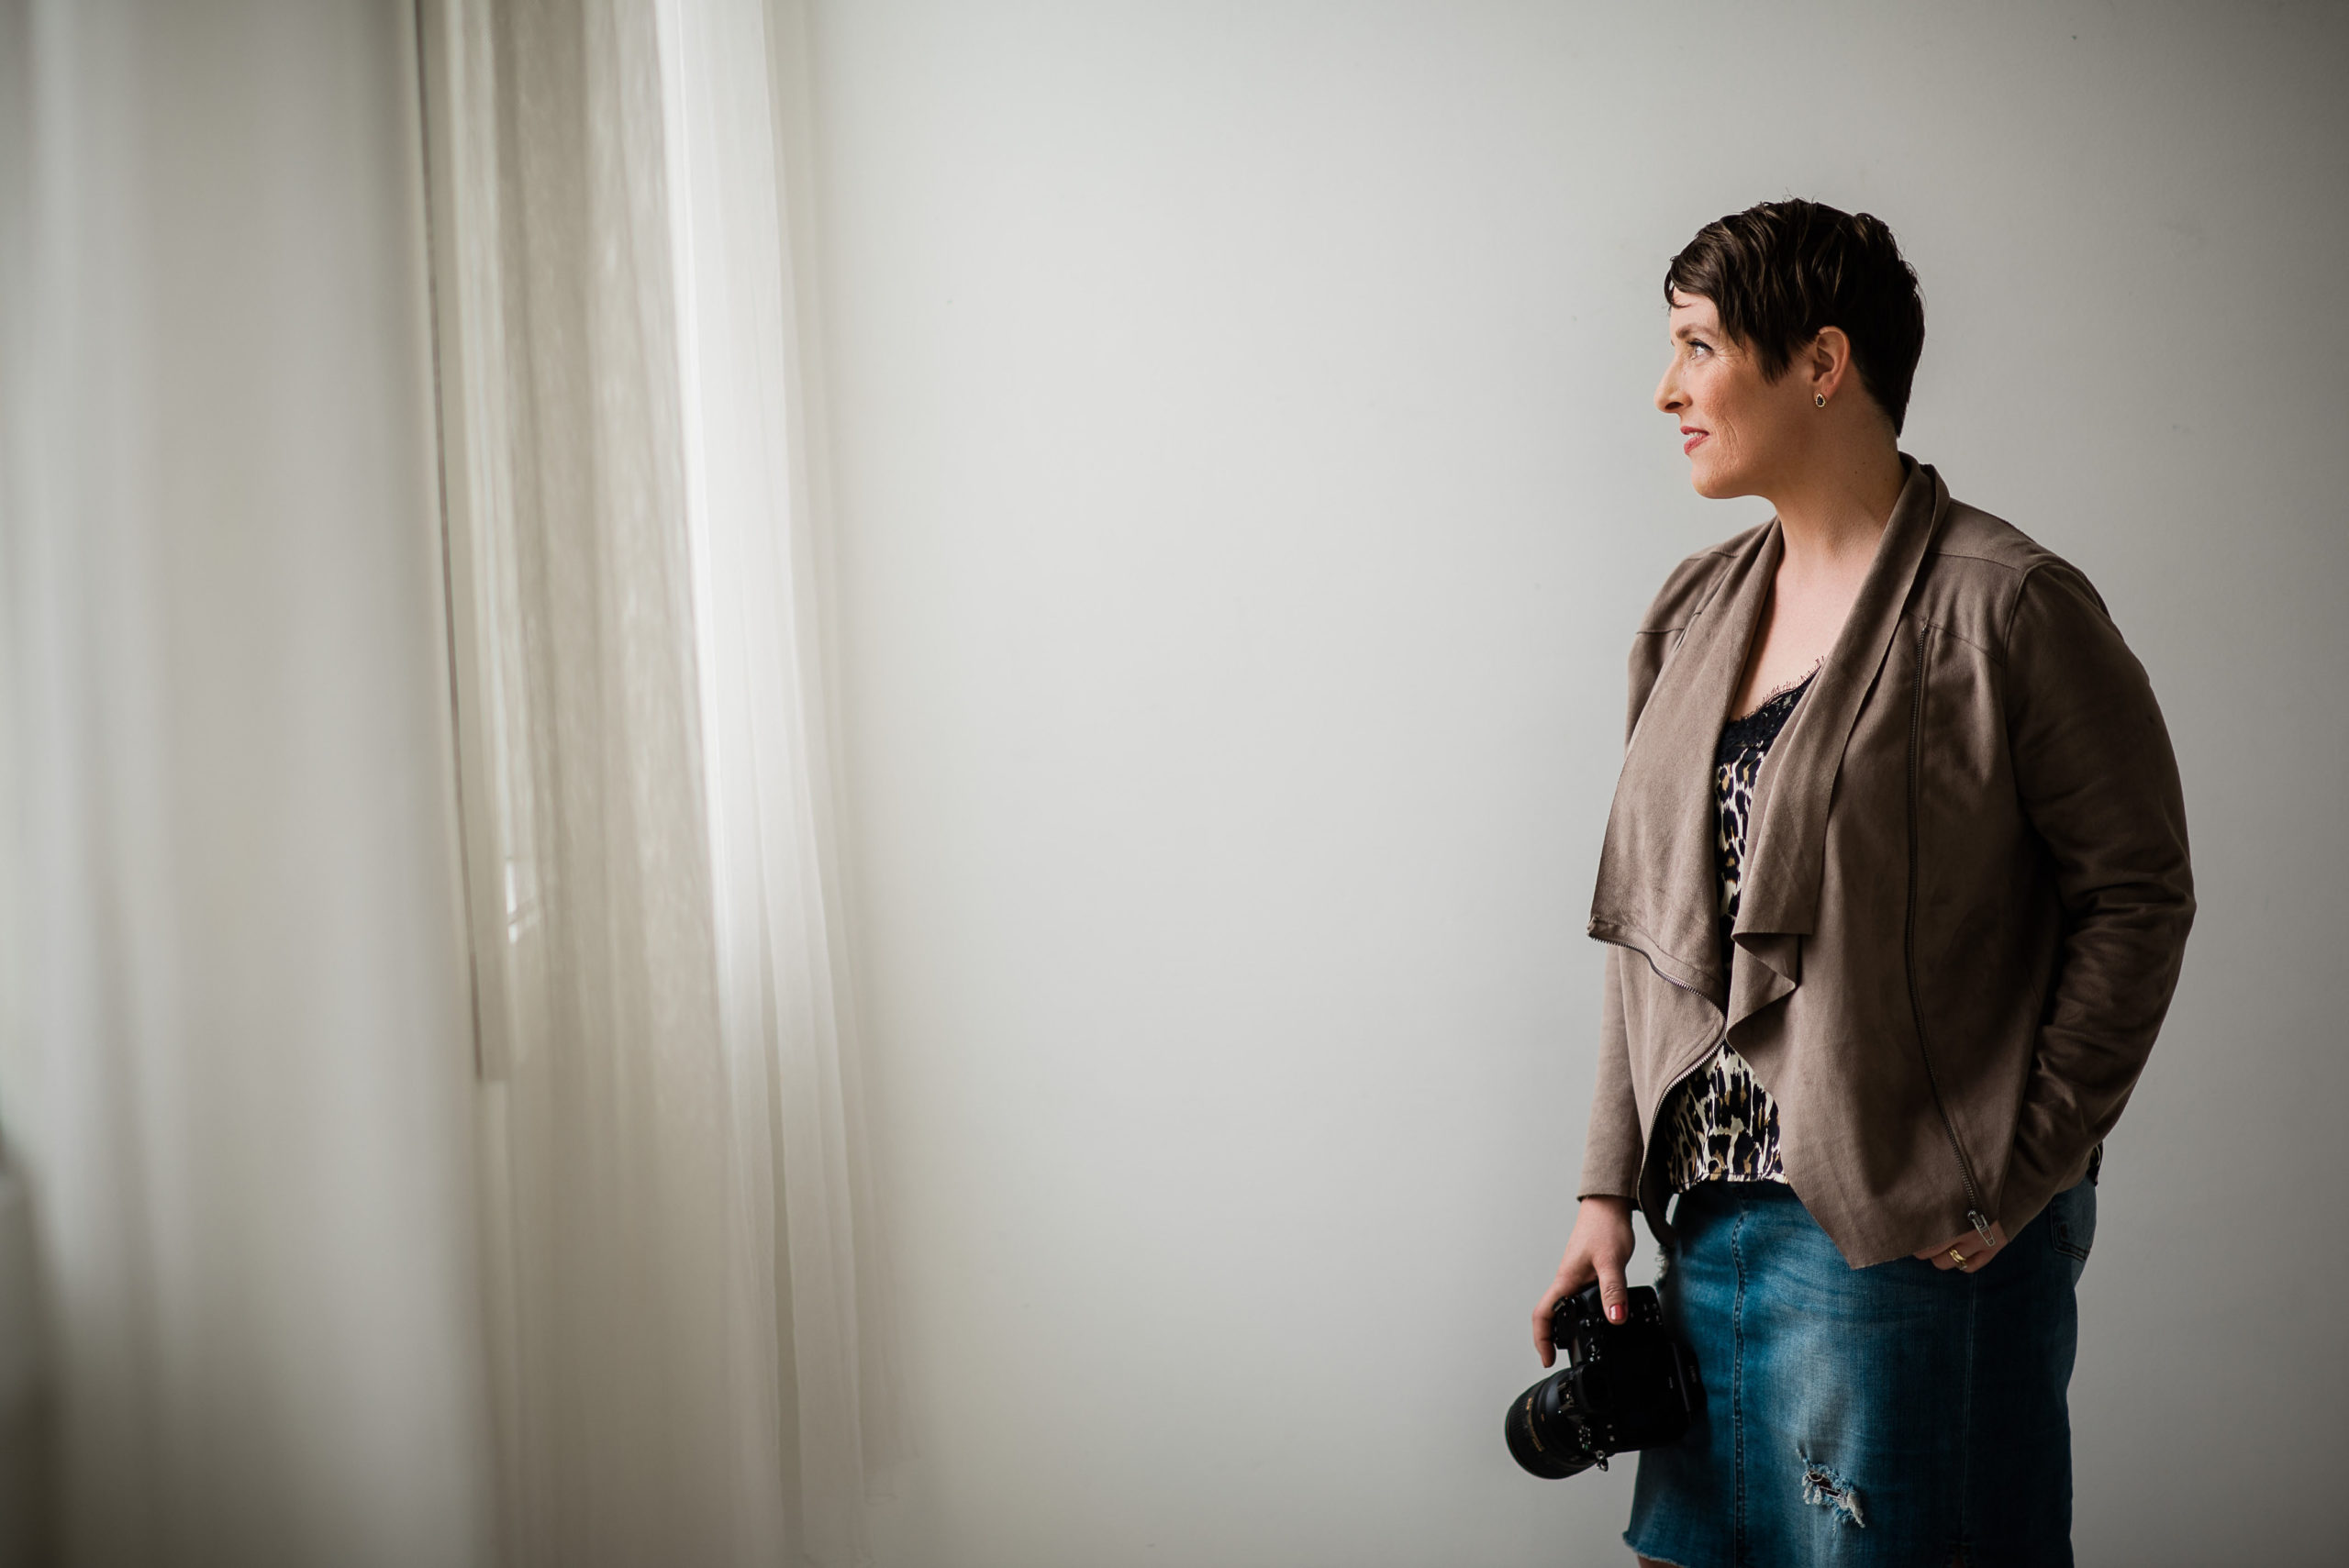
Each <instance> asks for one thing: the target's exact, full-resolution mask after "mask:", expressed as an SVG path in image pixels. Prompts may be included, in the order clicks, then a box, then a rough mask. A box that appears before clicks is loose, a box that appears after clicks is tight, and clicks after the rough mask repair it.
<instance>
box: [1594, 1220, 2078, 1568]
mask: <svg viewBox="0 0 2349 1568" xmlns="http://www.w3.org/2000/svg"><path fill="white" fill-rule="evenodd" d="M1672 1229H1673V1231H1674V1241H1673V1245H1672V1246H1671V1247H1670V1248H1669V1249H1668V1250H1667V1251H1665V1253H1664V1266H1663V1272H1662V1274H1661V1277H1660V1278H1659V1280H1658V1282H1657V1283H1658V1287H1659V1294H1660V1295H1661V1296H1662V1297H1663V1300H1664V1319H1665V1321H1666V1322H1668V1323H1669V1324H1670V1325H1671V1326H1672V1328H1673V1329H1674V1330H1675V1332H1677V1333H1678V1334H1679V1335H1680V1336H1681V1337H1682V1339H1683V1340H1685V1341H1686V1342H1687V1344H1688V1345H1689V1346H1690V1347H1691V1348H1692V1349H1694V1350H1695V1351H1696V1353H1697V1362H1698V1368H1699V1370H1700V1371H1701V1373H1703V1376H1704V1383H1705V1408H1704V1412H1703V1414H1702V1415H1701V1416H1700V1417H1699V1418H1698V1419H1697V1421H1696V1422H1695V1423H1694V1424H1693V1425H1692V1426H1691V1427H1690V1428H1689V1429H1688V1431H1687V1434H1686V1435H1685V1436H1684V1437H1683V1438H1682V1439H1681V1440H1679V1441H1678V1442H1676V1443H1675V1444H1673V1445H1671V1446H1670V1447H1667V1448H1653V1449H1648V1450H1645V1451H1642V1453H1641V1455H1640V1469H1639V1480H1638V1483H1637V1485H1636V1486H1635V1487H1634V1489H1633V1492H1632V1497H1631V1529H1629V1530H1627V1531H1625V1532H1624V1535H1623V1540H1624V1542H1625V1544H1627V1545H1629V1546H1630V1547H1631V1549H1632V1550H1633V1551H1637V1552H1639V1553H1640V1554H1642V1556H1645V1557H1652V1558H1654V1559H1656V1560H1657V1561H1658V1562H1670V1563H1676V1564H1678V1565H1679V1568H1747V1565H1749V1564H1751V1565H1754V1568H1786V1565H1788V1564H1797V1563H1803V1564H1808V1563H1852V1564H1863V1563H1865V1564H1887V1565H1890V1564H1898V1565H1899V1568H1944V1565H1946V1564H1948V1563H1950V1562H1965V1563H1968V1564H1998V1565H2000V1568H2007V1565H2013V1568H2037V1565H2040V1564H2063V1565H2065V1568H2068V1565H2069V1564H2070V1562H2071V1561H2072V1544H2071V1537H2072V1426H2071V1415H2070V1410H2069V1407H2068V1404H2067V1400H2066V1394H2065V1391H2066V1389H2067V1387H2068V1386H2069V1385H2070V1383H2071V1380H2072V1356H2073V1351H2074V1349H2075V1347H2076V1343H2077V1340H2078V1330H2079V1317H2078V1312H2077V1309H2076V1307H2075V1305H2074V1300H2073V1294H2072V1293H2073V1287H2074V1286H2075V1285H2076V1284H2078V1283H2079V1277H2080V1270H2081V1268H2082V1267H2083V1266H2084V1265H2085V1264H2086V1262H2087V1255H2088V1247H2089V1244H2090V1243H2091V1242H2092V1241H2093V1240H2095V1236H2096V1188H2095V1186H2094V1185H2093V1184H2090V1183H2087V1182H2082V1183H2080V1184H2078V1185H2077V1186H2075V1187H2073V1188H2072V1189H2071V1190H2070V1191H2068V1192H2065V1193H2060V1194H2058V1195H2056V1197H2055V1199H2054V1202H2052V1203H2050V1204H2049V1205H2048V1206H2047V1208H2046V1209H2045V1210H2044V1211H2043V1213H2042V1214H2040V1216H2039V1217H2038V1218H2035V1219H2033V1220H2032V1222H2031V1223H2030V1224H2029V1225H2027V1226H2025V1227H2024V1228H2023V1230H2022V1234H2021V1235H2020V1236H2017V1237H2016V1238H2015V1239H2014V1240H2012V1241H2010V1242H2009V1243H2008V1245H2007V1247H2006V1249H2005V1250H2004V1251H2001V1252H2000V1253H1999V1254H1998V1257H1997V1258H1996V1259H1994V1260H1993V1261H1992V1262H1991V1263H1990V1264H1989V1266H1988V1267H1987V1268H1985V1269H1983V1270H1982V1271H1981V1272H1980V1273H1960V1272H1958V1271H1957V1270H1954V1269H1951V1270H1946V1271H1943V1270H1939V1269H1936V1268H1934V1267H1933V1266H1932V1264H1931V1263H1929V1262H1922V1261H1920V1260H1919V1259H1915V1258H1902V1259H1899V1260H1898V1261H1896V1262H1889V1263H1879V1264H1877V1265H1876V1266H1875V1267H1874V1268H1867V1269H1854V1268H1851V1267H1849V1266H1848V1265H1846V1264H1845V1263H1844V1262H1843V1259H1842V1255H1841V1254H1840V1253H1838V1252H1837V1251H1835V1244H1834V1243H1833V1242H1832V1241H1830V1240H1828V1239H1827V1235H1826V1232H1824V1231H1822V1230H1820V1229H1819V1226H1818V1224H1817V1223H1816V1222H1815V1221H1813V1220H1812V1218H1810V1214H1809V1210H1807V1209H1805V1208H1804V1207H1803V1206H1802V1201H1801V1200H1800V1199H1799V1198H1798V1197H1796V1196H1795V1195H1794V1191H1793V1189H1791V1188H1789V1187H1787V1186H1786V1185H1784V1184H1781V1183H1777V1182H1707V1183H1705V1184H1702V1185H1700V1186H1697V1187H1694V1188H1691V1189H1690V1190H1689V1191H1688V1192H1687V1193H1684V1194H1683V1195H1681V1197H1680V1201H1679V1207H1677V1208H1676V1209H1675V1211H1674V1214H1673V1225H1672Z"/></svg>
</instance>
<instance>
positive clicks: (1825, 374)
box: [1804, 327, 1852, 401]
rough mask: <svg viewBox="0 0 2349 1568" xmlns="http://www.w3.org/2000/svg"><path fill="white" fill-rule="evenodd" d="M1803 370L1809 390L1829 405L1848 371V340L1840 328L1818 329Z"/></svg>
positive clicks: (1850, 358) (1850, 351) (1850, 349)
mask: <svg viewBox="0 0 2349 1568" xmlns="http://www.w3.org/2000/svg"><path fill="white" fill-rule="evenodd" d="M1804 368H1805V369H1806V370H1808V371H1809V373H1810V382H1811V390H1812V391H1813V392H1814V393H1816V394H1817V395H1820V396H1821V397H1824V398H1827V399H1828V400H1829V401H1833V399H1834V396H1835V394H1836V391H1837V389H1838V388H1840V387H1842V384H1843V382H1844V380H1845V378H1846V376H1847V375H1848V374H1849V373H1850V372H1851V369H1852V339H1851V338H1850V336H1849V335H1848V334H1846V333H1845V332H1844V330H1843V329H1842V328H1841V327H1822V328H1820V329H1819V336H1818V337H1816V338H1813V339H1811V340H1810V349H1809V353H1808V354H1807V355H1806V356H1805V358H1804Z"/></svg>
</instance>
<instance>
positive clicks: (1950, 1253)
mask: <svg viewBox="0 0 2349 1568" xmlns="http://www.w3.org/2000/svg"><path fill="white" fill-rule="evenodd" d="M2006 1246H2007V1231H2006V1227H2004V1226H2002V1225H1996V1224H1994V1225H1992V1226H1991V1227H1990V1245H1988V1246H1987V1247H1986V1246H1984V1245H1983V1244H1982V1233H1981V1232H1980V1231H1978V1230H1962V1231H1960V1232H1959V1233H1958V1234H1956V1235H1955V1236H1953V1237H1951V1238H1950V1239H1949V1240H1946V1241H1944V1242H1943V1243H1942V1244H1941V1245H1940V1246H1939V1247H1925V1248H1921V1249H1920V1250H1919V1251H1915V1252H1913V1253H1911V1254H1909V1255H1910V1256H1911V1257H1918V1258H1923V1259H1925V1260H1926V1261H1927V1262H1931V1263H1932V1265H1933V1267H1935V1268H1937V1269H1939V1270H1941V1271H1942V1272H1943V1273H1948V1272H1949V1271H1950V1270H1952V1269H1962V1270H1964V1271H1965V1273H1976V1271H1978V1270H1980V1269H1983V1268H1987V1266H1988V1265H1989V1263H1990V1261H1991V1260H1992V1259H1994V1258H1996V1257H1997V1256H1998V1254H1999V1253H2000V1252H2002V1251H2006Z"/></svg>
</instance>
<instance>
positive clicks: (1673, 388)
mask: <svg viewBox="0 0 2349 1568" xmlns="http://www.w3.org/2000/svg"><path fill="white" fill-rule="evenodd" d="M1655 406H1656V407H1658V408H1659V409H1661V410H1663V411H1664V413H1666V414H1677V413H1679V412H1680V411H1681V410H1682V409H1683V408H1686V407H1687V406H1688V400H1687V398H1685V397H1683V396H1681V395H1680V388H1679V386H1678V385H1677V384H1675V382H1674V379H1673V374H1672V372H1671V371H1669V370H1667V371H1665V372H1664V379H1663V380H1662V381H1659V382H1657V383H1656V384H1655Z"/></svg>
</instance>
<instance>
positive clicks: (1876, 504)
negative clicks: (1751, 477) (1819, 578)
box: [1768, 446, 1908, 579]
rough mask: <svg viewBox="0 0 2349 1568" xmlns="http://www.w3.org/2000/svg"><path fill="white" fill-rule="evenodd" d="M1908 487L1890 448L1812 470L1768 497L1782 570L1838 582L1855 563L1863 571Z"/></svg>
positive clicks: (1901, 468) (1857, 455) (1902, 469)
mask: <svg viewBox="0 0 2349 1568" xmlns="http://www.w3.org/2000/svg"><path fill="white" fill-rule="evenodd" d="M1907 483H1908V471H1907V470H1906V469H1904V468H1903V467H1902V466H1901V462H1900V453H1899V451H1898V449H1896V448H1894V447H1891V446H1883V447H1872V448H1871V449H1870V450H1867V451H1865V452H1864V453H1854V454H1853V455H1852V456H1851V457H1850V458H1848V459H1845V460H1843V461H1841V462H1830V463H1825V464H1818V465H1812V466H1810V467H1809V471H1808V472H1806V473H1804V474H1803V475H1802V476H1801V479H1800V480H1799V481H1798V482H1797V483H1795V484H1789V485H1787V486H1786V487H1785V488H1784V489H1783V490H1782V491H1781V493H1780V494H1778V495H1772V496H1770V497H1768V499H1769V501H1770V503H1771V505H1772V506H1776V508H1777V511H1778V528H1779V530H1780V534H1781V536H1782V538H1783V539H1784V543H1785V548H1786V555H1785V557H1784V560H1783V562H1782V563H1781V565H1780V570H1781V571H1782V572H1790V573H1791V574H1792V575H1793V576H1794V577H1796V578H1797V579H1801V578H1804V577H1809V576H1812V575H1814V574H1817V575H1829V576H1841V575H1843V574H1845V573H1848V572H1849V571H1850V570H1851V568H1852V567H1853V566H1854V564H1855V563H1856V564H1858V565H1859V566H1861V567H1862V568H1863V569H1865V564H1866V562H1868V561H1870V560H1872V559H1873V558H1874V557H1875V555H1876V541H1877V540H1878V539H1882V538H1883V537H1884V528H1885V524H1886V523H1887V522H1888V521H1890V520H1891V517H1892V508H1893V506H1894V504H1895V503H1896V502H1898V500H1899V499H1900V490H1901V486H1902V485H1904V484H1907Z"/></svg>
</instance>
